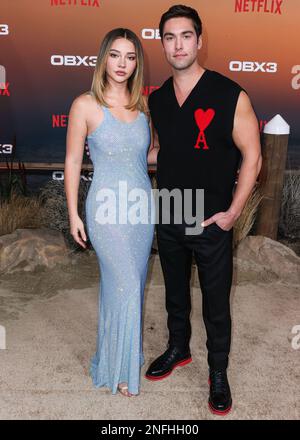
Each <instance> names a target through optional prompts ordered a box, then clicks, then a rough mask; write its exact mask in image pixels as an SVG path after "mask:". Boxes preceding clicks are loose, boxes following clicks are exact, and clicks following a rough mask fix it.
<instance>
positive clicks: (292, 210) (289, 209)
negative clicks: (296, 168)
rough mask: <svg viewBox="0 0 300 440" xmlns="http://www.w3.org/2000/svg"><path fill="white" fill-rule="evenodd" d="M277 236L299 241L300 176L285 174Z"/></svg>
mask: <svg viewBox="0 0 300 440" xmlns="http://www.w3.org/2000/svg"><path fill="white" fill-rule="evenodd" d="M279 234H280V235H281V236H282V237H284V238H286V239H289V240H292V241H295V240H299V239H300V175H299V174H292V173H287V174H286V175H285V178H284V184H283V191H282V202H281V212H280V219H279Z"/></svg>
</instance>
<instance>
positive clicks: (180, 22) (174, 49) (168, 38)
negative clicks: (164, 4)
mask: <svg viewBox="0 0 300 440" xmlns="http://www.w3.org/2000/svg"><path fill="white" fill-rule="evenodd" d="M161 38H162V44H163V49H164V52H165V56H166V58H167V61H168V62H169V64H171V66H172V67H173V68H174V69H176V70H184V69H187V68H188V67H190V66H191V65H192V64H193V63H194V62H195V61H196V59H197V55H198V50H199V49H200V48H201V46H202V38H201V36H200V37H199V39H198V40H197V35H196V31H195V29H194V26H193V22H192V20H191V19H189V18H185V17H176V18H171V19H170V20H168V21H166V23H165V25H164V30H163V35H162V36H161Z"/></svg>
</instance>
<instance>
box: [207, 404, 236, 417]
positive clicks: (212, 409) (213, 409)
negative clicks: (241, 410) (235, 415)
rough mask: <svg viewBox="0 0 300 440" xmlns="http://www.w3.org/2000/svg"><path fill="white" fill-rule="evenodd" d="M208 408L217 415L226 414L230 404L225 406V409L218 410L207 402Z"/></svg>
mask: <svg viewBox="0 0 300 440" xmlns="http://www.w3.org/2000/svg"><path fill="white" fill-rule="evenodd" d="M208 408H209V409H210V411H211V412H212V413H213V414H215V415H217V416H226V415H227V414H228V413H229V412H230V411H231V408H232V406H230V407H229V408H227V409H226V410H225V411H218V410H217V409H215V408H214V407H213V406H212V404H211V403H209V402H208Z"/></svg>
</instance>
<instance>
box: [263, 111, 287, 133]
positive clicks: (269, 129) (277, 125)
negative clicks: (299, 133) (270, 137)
mask: <svg viewBox="0 0 300 440" xmlns="http://www.w3.org/2000/svg"><path fill="white" fill-rule="evenodd" d="M264 133H267V134H290V126H289V124H288V123H287V122H286V121H285V120H284V119H283V118H282V117H281V116H280V115H276V116H274V118H273V119H271V120H270V121H269V122H268V123H267V124H266V125H265V127H264Z"/></svg>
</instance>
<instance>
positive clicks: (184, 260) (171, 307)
mask: <svg viewBox="0 0 300 440" xmlns="http://www.w3.org/2000/svg"><path fill="white" fill-rule="evenodd" d="M156 231H157V244H158V251H159V257H160V262H161V266H162V271H163V275H164V281H165V287H166V308H167V312H168V329H169V344H170V345H175V346H177V347H178V348H179V349H181V350H184V351H186V350H187V349H189V342H190V337H191V324H190V312H191V298H190V277H191V266H192V256H193V254H194V257H195V261H196V263H197V268H198V276H199V282H200V287H201V291H202V311H203V320H204V324H205V328H206V333H207V342H206V346H207V350H208V359H207V360H208V365H209V367H210V368H214V369H223V368H227V365H228V355H229V351H230V343H231V316H230V290H231V285H232V267H233V255H232V237H233V228H231V229H230V230H229V231H225V230H223V229H221V228H220V227H219V226H218V225H217V224H215V223H213V224H211V225H209V226H207V227H205V228H204V229H203V232H202V233H200V234H198V235H186V234H185V225H184V224H180V225H177V224H166V225H164V224H157V225H156Z"/></svg>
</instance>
